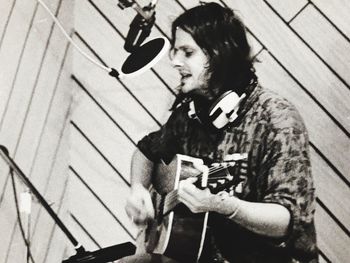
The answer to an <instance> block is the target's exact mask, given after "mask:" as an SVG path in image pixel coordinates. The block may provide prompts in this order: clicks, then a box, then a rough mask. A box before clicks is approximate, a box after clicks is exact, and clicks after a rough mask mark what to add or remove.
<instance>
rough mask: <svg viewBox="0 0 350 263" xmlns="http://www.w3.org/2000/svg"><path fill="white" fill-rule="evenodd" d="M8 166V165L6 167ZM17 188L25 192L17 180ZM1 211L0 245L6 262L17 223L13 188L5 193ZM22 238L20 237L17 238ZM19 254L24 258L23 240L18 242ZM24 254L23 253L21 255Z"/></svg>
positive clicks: (1, 256) (7, 189)
mask: <svg viewBox="0 0 350 263" xmlns="http://www.w3.org/2000/svg"><path fill="white" fill-rule="evenodd" d="M1 165H4V163H3V162H1ZM4 166H6V165H4ZM15 182H16V186H17V189H18V191H21V190H22V191H23V190H24V188H23V186H22V185H21V184H20V183H19V182H18V181H17V180H16V181H15ZM0 211H1V217H0V227H1V241H2V243H1V244H2V245H0V258H1V259H3V260H4V262H6V261H5V260H6V258H7V257H8V255H9V254H10V253H11V251H9V248H10V245H11V241H12V238H13V236H12V234H13V227H14V224H15V223H16V222H17V213H16V206H15V199H14V194H13V190H12V186H11V187H7V188H6V189H5V192H4V199H3V200H2V202H1V206H0ZM16 238H20V237H16ZM17 252H18V254H21V256H23V255H24V254H25V253H23V252H24V242H23V240H19V241H18V246H17ZM21 252H22V253H21Z"/></svg>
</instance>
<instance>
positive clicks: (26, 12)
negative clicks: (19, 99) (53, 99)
mask: <svg viewBox="0 0 350 263" xmlns="http://www.w3.org/2000/svg"><path fill="white" fill-rule="evenodd" d="M35 6H36V5H35V3H34V1H22V2H21V5H19V6H18V7H17V8H16V9H15V10H14V11H13V13H12V17H11V19H10V20H9V23H8V27H7V33H6V35H5V36H4V39H3V42H2V46H1V50H0V68H1V78H0V80H1V82H2V87H1V91H2V94H1V95H2V96H1V97H2V101H3V103H1V104H0V117H1V120H0V130H2V123H3V118H4V112H5V111H6V110H7V104H8V100H9V98H10V94H11V92H12V85H13V81H14V79H15V76H16V71H18V68H19V65H18V62H19V61H20V60H21V57H22V50H23V48H24V47H23V45H24V44H25V43H26V41H27V37H28V34H29V32H30V29H31V23H32V22H31V20H32V19H33V13H34V10H35ZM14 39H16V41H14ZM3 142H4V139H2V138H0V143H3Z"/></svg>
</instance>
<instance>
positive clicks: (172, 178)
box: [137, 155, 208, 262]
mask: <svg viewBox="0 0 350 263" xmlns="http://www.w3.org/2000/svg"><path fill="white" fill-rule="evenodd" d="M194 162H198V163H201V160H200V159H196V158H192V157H189V156H184V155H176V157H175V158H174V159H173V160H172V162H171V163H170V164H169V165H163V164H159V165H158V167H157V168H156V173H155V175H154V177H153V178H154V181H153V187H154V188H153V189H151V197H152V201H153V204H154V207H155V210H156V216H155V218H156V219H155V220H153V221H152V222H150V223H149V224H148V226H147V227H146V228H145V229H144V230H143V231H142V232H141V234H140V235H139V237H138V239H137V243H138V251H137V253H140V252H147V253H157V254H163V255H166V256H168V257H171V258H174V259H176V260H178V261H180V262H196V261H197V260H198V258H199V256H200V254H201V252H202V246H203V244H204V238H205V231H206V225H207V219H208V213H200V214H193V213H192V212H191V211H190V210H189V209H188V208H187V207H185V206H184V205H183V204H178V205H177V206H176V207H175V208H174V210H172V211H170V212H166V211H164V209H165V204H164V202H166V199H165V198H164V196H165V195H166V194H169V193H170V192H171V191H173V190H176V189H177V188H178V185H179V182H180V180H183V179H186V178H188V177H190V176H193V170H194V168H193V163H194ZM174 198H175V197H174ZM164 213H165V214H164Z"/></svg>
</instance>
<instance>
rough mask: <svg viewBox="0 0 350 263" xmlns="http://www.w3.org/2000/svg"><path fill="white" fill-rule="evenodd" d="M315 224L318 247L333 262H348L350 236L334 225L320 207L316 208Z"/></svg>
mask: <svg viewBox="0 0 350 263" xmlns="http://www.w3.org/2000/svg"><path fill="white" fill-rule="evenodd" d="M315 222H316V226H317V229H316V230H317V234H318V240H317V241H318V247H319V248H320V249H321V250H322V251H323V253H325V254H326V255H327V257H328V258H329V259H330V260H331V262H347V260H348V259H349V250H348V248H349V246H350V239H349V236H347V235H346V234H345V233H344V232H343V231H342V230H341V229H340V228H339V227H338V226H337V225H336V224H334V221H333V220H332V218H331V217H329V215H328V214H327V213H326V212H325V210H323V209H322V207H320V206H317V207H316V215H315Z"/></svg>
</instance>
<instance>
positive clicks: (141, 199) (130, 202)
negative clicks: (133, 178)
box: [125, 184, 154, 225]
mask: <svg viewBox="0 0 350 263" xmlns="http://www.w3.org/2000/svg"><path fill="white" fill-rule="evenodd" d="M125 211H126V213H127V214H128V216H129V217H130V218H131V220H132V221H133V222H134V223H135V224H137V225H145V224H146V223H147V222H148V221H149V220H152V219H154V207H153V203H152V199H151V195H150V193H149V191H148V190H147V189H146V188H145V187H144V186H143V185H141V184H137V185H133V186H132V187H131V193H130V196H129V197H128V199H127V203H126V206H125Z"/></svg>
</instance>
